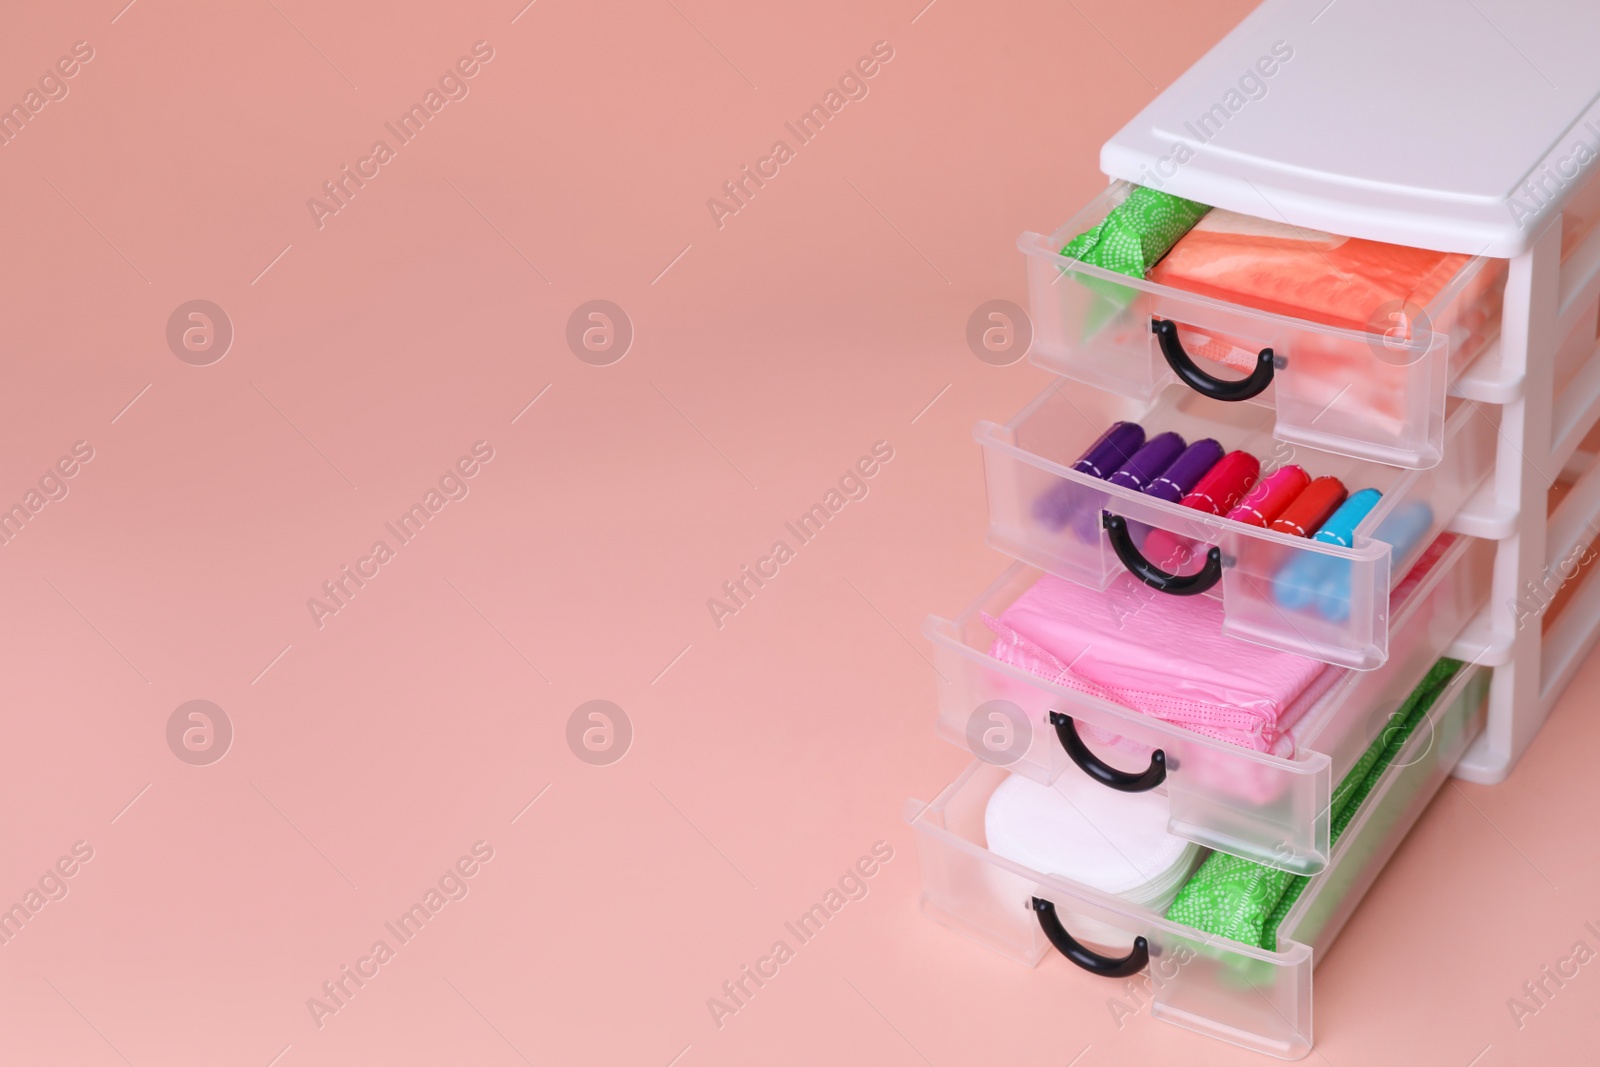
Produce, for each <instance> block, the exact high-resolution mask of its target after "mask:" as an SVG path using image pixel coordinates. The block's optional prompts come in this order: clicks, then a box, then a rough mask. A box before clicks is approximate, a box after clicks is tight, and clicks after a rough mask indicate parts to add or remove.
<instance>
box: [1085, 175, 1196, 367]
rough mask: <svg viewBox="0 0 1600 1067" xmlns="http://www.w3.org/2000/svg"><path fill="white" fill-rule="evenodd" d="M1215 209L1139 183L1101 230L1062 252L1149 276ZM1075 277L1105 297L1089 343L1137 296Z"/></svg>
mask: <svg viewBox="0 0 1600 1067" xmlns="http://www.w3.org/2000/svg"><path fill="white" fill-rule="evenodd" d="M1210 210H1211V209H1210V208H1209V207H1207V206H1206V205H1205V204H1197V203H1195V202H1194V201H1193V200H1185V199H1183V198H1182V197H1179V196H1173V195H1172V194H1171V193H1163V192H1160V191H1158V190H1155V189H1150V188H1147V187H1145V186H1143V185H1136V186H1134V187H1133V191H1132V192H1130V193H1129V194H1128V197H1127V199H1126V200H1124V201H1123V202H1122V203H1120V204H1118V205H1117V206H1116V207H1114V208H1112V209H1111V211H1110V212H1109V213H1108V214H1107V215H1106V217H1105V218H1104V219H1102V220H1101V222H1100V224H1099V225H1098V226H1095V227H1094V228H1093V229H1091V230H1086V231H1084V232H1083V233H1080V234H1079V235H1078V236H1076V237H1074V238H1073V239H1072V240H1071V241H1068V242H1067V246H1066V247H1065V248H1063V249H1062V250H1061V254H1062V255H1064V256H1070V257H1071V258H1073V259H1076V260H1078V261H1079V262H1082V263H1087V264H1089V265H1090V266H1091V267H1100V268H1102V269H1104V270H1110V271H1115V272H1117V273H1118V274H1126V275H1128V276H1129V277H1132V278H1143V277H1144V276H1145V272H1147V271H1148V270H1149V269H1150V268H1151V267H1153V266H1155V265H1156V263H1157V262H1159V261H1160V259H1161V257H1162V256H1164V255H1166V254H1167V252H1168V251H1169V250H1171V248H1172V246H1173V245H1175V244H1177V243H1178V238H1180V237H1182V236H1183V235H1184V234H1186V233H1188V232H1189V229H1190V227H1192V226H1193V225H1194V224H1195V223H1197V222H1199V221H1200V216H1202V215H1204V214H1205V213H1206V212H1207V211H1210ZM1073 277H1074V278H1075V279H1076V280H1077V281H1078V283H1079V284H1080V285H1083V286H1084V287H1085V288H1087V289H1089V290H1090V291H1092V292H1094V293H1095V294H1096V295H1097V296H1098V297H1099V298H1100V299H1099V300H1097V301H1095V305H1094V307H1093V308H1092V309H1091V311H1090V313H1089V314H1088V315H1087V316H1086V317H1085V320H1084V323H1083V340H1085V341H1087V340H1088V339H1089V338H1090V337H1093V336H1094V335H1095V334H1096V333H1098V332H1099V330H1100V327H1102V326H1104V325H1105V324H1106V323H1107V322H1108V321H1110V320H1112V319H1114V318H1116V316H1117V315H1118V314H1120V313H1121V311H1122V309H1123V308H1125V307H1127V306H1128V305H1129V304H1131V303H1133V300H1134V297H1135V296H1137V295H1138V291H1137V290H1135V289H1130V288H1129V287H1127V286H1125V285H1117V284H1116V283H1114V282H1108V281H1105V280H1103V279H1101V278H1090V277H1088V276H1086V275H1083V274H1077V273H1074V274H1073Z"/></svg>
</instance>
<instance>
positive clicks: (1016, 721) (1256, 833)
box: [924, 537, 1495, 874]
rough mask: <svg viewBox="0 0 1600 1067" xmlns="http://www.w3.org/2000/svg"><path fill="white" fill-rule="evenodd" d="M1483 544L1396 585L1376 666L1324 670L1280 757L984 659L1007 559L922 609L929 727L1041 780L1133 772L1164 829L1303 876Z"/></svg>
mask: <svg viewBox="0 0 1600 1067" xmlns="http://www.w3.org/2000/svg"><path fill="white" fill-rule="evenodd" d="M1494 547H1495V546H1494V544H1493V542H1489V541H1479V540H1476V539H1473V538H1467V537H1456V538H1454V540H1453V543H1451V544H1450V545H1449V547H1448V548H1446V549H1445V550H1444V551H1443V553H1442V554H1441V555H1440V557H1439V558H1438V560H1437V562H1435V563H1434V564H1433V565H1432V566H1431V567H1429V568H1428V569H1427V570H1426V572H1425V573H1423V574H1422V575H1421V577H1420V579H1419V580H1417V581H1416V582H1415V583H1412V582H1406V583H1403V584H1402V587H1401V590H1400V596H1399V598H1398V600H1399V602H1398V603H1397V604H1396V605H1395V611H1394V615H1395V641H1394V648H1393V654H1392V655H1391V656H1390V659H1389V662H1388V663H1387V664H1385V665H1384V666H1383V667H1382V668H1381V669H1379V670H1375V671H1355V670H1350V669H1348V668H1338V667H1329V668H1328V671H1329V672H1330V677H1331V678H1332V681H1331V682H1325V685H1326V687H1325V688H1323V689H1322V691H1321V695H1320V696H1319V697H1317V698H1316V702H1315V703H1314V704H1313V705H1312V706H1311V707H1309V708H1308V709H1306V710H1305V711H1304V712H1303V713H1302V714H1301V715H1300V717H1299V720H1298V722H1297V723H1296V724H1295V726H1294V729H1293V736H1294V748H1293V755H1292V756H1290V757H1285V756H1278V755H1272V754H1270V753H1269V752H1258V751H1254V750H1252V749H1248V748H1243V747H1240V746H1239V745H1235V744H1231V743H1229V742H1227V741H1222V740H1217V739H1214V738H1211V737H1207V736H1205V735H1203V734H1199V733H1195V732H1194V731H1192V730H1189V729H1187V728H1186V727H1184V726H1182V725H1178V724H1174V723H1168V722H1163V721H1162V720H1160V719H1157V718H1154V717H1152V716H1149V715H1145V714H1142V713H1140V712H1137V711H1132V710H1130V709H1128V708H1125V707H1122V706H1121V705H1118V704H1115V703H1112V702H1111V701H1108V700H1104V699H1101V698H1100V697H1097V696H1093V695H1090V694H1088V693H1085V692H1082V691H1080V690H1078V689H1076V688H1071V687H1069V686H1068V685H1067V684H1065V683H1063V682H1059V681H1054V680H1052V679H1049V678H1045V677H1041V676H1039V675H1036V674H1032V673H1029V672H1028V671H1026V670H1024V669H1022V668H1019V667H1016V666H1012V665H1010V664H1007V663H1003V662H1001V661H1000V660H998V659H996V658H995V657H994V656H993V655H991V649H992V648H993V646H994V642H995V634H994V631H993V630H991V629H990V627H989V625H988V624H987V623H986V622H985V621H984V616H985V615H987V616H989V617H991V618H999V617H1000V616H1001V615H1002V613H1003V612H1004V611H1005V609H1006V608H1007V607H1008V606H1010V604H1011V603H1012V602H1013V601H1015V600H1016V599H1017V597H1018V596H1020V595H1021V594H1022V593H1024V592H1026V591H1027V590H1028V589H1029V588H1031V587H1032V586H1033V584H1034V582H1035V581H1037V580H1038V578H1039V577H1040V572H1039V571H1037V570H1035V569H1033V568H1031V567H1027V566H1024V565H1022V564H1017V565H1014V566H1012V567H1011V568H1010V569H1009V570H1007V571H1006V573H1005V574H1004V575H1002V576H1001V577H1000V579H999V580H998V581H997V582H995V583H994V585H992V586H990V587H989V589H988V590H986V591H985V592H984V593H983V595H982V596H980V597H979V598H978V600H977V601H976V602H975V603H973V604H972V605H971V606H969V607H968V608H967V609H966V610H965V611H963V612H962V613H961V614H959V615H957V616H956V617H955V618H954V619H953V620H946V619H942V618H939V617H937V616H930V617H929V618H928V620H927V621H926V623H925V625H924V632H925V633H926V634H927V636H928V638H929V639H930V640H931V641H932V642H933V646H934V665H935V667H936V669H937V670H938V672H939V675H940V677H941V678H943V679H944V684H941V685H940V686H939V687H938V688H939V724H938V732H939V736H940V737H942V738H944V739H945V740H946V741H949V742H951V743H952V744H956V745H960V746H962V747H964V748H966V749H967V750H968V751H970V752H971V753H972V754H973V755H975V756H977V757H978V758H979V759H981V760H983V761H985V762H986V763H991V764H994V765H997V766H1001V767H1004V768H1006V769H1008V770H1010V771H1013V772H1015V773H1018V774H1021V775H1024V776H1026V777H1028V778H1031V779H1033V780H1035V781H1038V782H1043V783H1046V784H1048V783H1050V782H1053V781H1055V780H1056V778H1057V777H1058V776H1060V775H1062V774H1089V775H1090V777H1094V778H1097V779H1098V780H1100V781H1102V782H1104V781H1105V780H1106V777H1105V776H1104V774H1103V773H1101V772H1102V770H1103V768H1111V769H1112V770H1113V774H1114V775H1115V772H1116V771H1117V770H1121V771H1123V772H1125V774H1124V775H1123V777H1125V778H1126V777H1131V776H1132V775H1134V774H1139V773H1140V772H1144V774H1143V775H1142V777H1144V778H1145V781H1144V782H1140V783H1137V785H1132V784H1126V785H1125V786H1124V788H1127V789H1128V791H1147V790H1148V791H1154V792H1156V793H1157V794H1163V795H1165V796H1166V798H1167V802H1168V805H1169V811H1170V815H1169V821H1168V829H1169V830H1170V831H1171V832H1172V833H1174V834H1177V835H1178V836H1179V837H1184V838H1187V839H1189V840H1191V841H1195V842H1197V843H1199V844H1202V845H1205V846H1207V847H1209V848H1214V849H1218V850H1220V851H1223V852H1230V853H1233V854H1234V855H1237V856H1243V857H1245V858H1246V859H1252V860H1255V861H1256V862H1258V863H1264V864H1266V865H1268V866H1272V867H1280V868H1282V869H1284V870H1288V871H1294V872H1296V873H1299V874H1313V873H1315V872H1317V871H1320V870H1322V869H1323V868H1324V867H1325V866H1327V864H1328V858H1329V847H1328V842H1329V826H1328V803H1329V797H1330V796H1331V795H1332V789H1333V786H1334V785H1335V783H1337V782H1339V781H1340V780H1341V779H1342V778H1343V777H1344V775H1345V773H1346V772H1347V771H1349V769H1350V768H1351V767H1352V766H1353V765H1354V764H1355V761H1356V759H1357V758H1358V757H1359V756H1360V755H1361V753H1362V752H1363V751H1364V750H1365V749H1366V747H1367V745H1368V743H1369V742H1371V740H1372V739H1373V738H1374V737H1376V736H1377V735H1378V734H1379V732H1381V731H1382V730H1383V729H1384V727H1385V726H1386V724H1387V723H1388V721H1389V717H1390V716H1391V715H1392V714H1393V713H1394V711H1395V710H1396V709H1397V708H1398V707H1399V706H1400V704H1401V702H1402V701H1403V700H1404V699H1405V698H1406V696H1407V695H1408V694H1409V693H1410V692H1411V690H1412V689H1413V688H1415V686H1416V685H1417V683H1418V682H1419V681H1421V679H1422V678H1423V676H1424V675H1425V674H1426V673H1427V671H1428V668H1429V667H1431V666H1432V665H1433V663H1434V661H1436V660H1438V659H1439V658H1440V657H1441V656H1443V655H1444V654H1445V651H1446V650H1447V649H1448V648H1449V647H1450V644H1451V642H1452V641H1453V640H1454V639H1455V638H1456V637H1457V635H1459V634H1460V633H1461V631H1462V630H1463V629H1464V628H1465V627H1466V625H1467V623H1468V622H1469V621H1470V620H1471V619H1472V618H1473V616H1474V615H1475V614H1476V613H1477V611H1478V609H1479V608H1480V607H1481V606H1482V605H1483V604H1484V603H1485V602H1486V601H1487V600H1488V597H1489V591H1490V588H1491V585H1492V581H1493V571H1494ZM1052 713H1054V715H1052ZM1063 718H1065V719H1066V721H1065V722H1062V719H1063ZM1052 720H1053V721H1052ZM1070 749H1076V754H1075V755H1074V754H1072V753H1071V751H1069V750H1070ZM1158 750H1159V751H1160V752H1161V757H1160V758H1159V760H1156V759H1154V753H1155V752H1156V751H1158ZM1158 764H1159V765H1160V766H1158ZM1147 768H1150V769H1151V770H1150V771H1147V770H1146V769H1147ZM1146 783H1153V784H1146Z"/></svg>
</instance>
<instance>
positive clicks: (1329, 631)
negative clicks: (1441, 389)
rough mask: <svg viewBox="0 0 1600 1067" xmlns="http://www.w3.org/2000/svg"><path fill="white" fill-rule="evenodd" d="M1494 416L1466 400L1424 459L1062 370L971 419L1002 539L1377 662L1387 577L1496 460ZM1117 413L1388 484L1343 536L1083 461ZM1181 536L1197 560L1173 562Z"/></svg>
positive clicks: (1257, 637) (1000, 542)
mask: <svg viewBox="0 0 1600 1067" xmlns="http://www.w3.org/2000/svg"><path fill="white" fill-rule="evenodd" d="M1497 417H1498V409H1483V408H1479V407H1477V406H1476V405H1474V404H1471V403H1470V402H1457V406H1456V407H1455V409H1454V410H1453V411H1452V412H1451V414H1450V417H1449V418H1448V419H1447V420H1446V425H1445V438H1444V439H1445V445H1446V450H1445V451H1446V454H1445V458H1444V460H1443V461H1442V462H1441V463H1440V464H1439V465H1438V466H1437V467H1435V468H1434V469H1433V470H1430V471H1426V472H1422V471H1408V470H1401V469H1399V468H1396V467H1390V466H1385V465H1383V464H1379V463H1372V462H1369V461H1366V460H1358V459H1352V458H1350V457H1348V456H1340V455H1335V454H1333V453H1331V452H1320V451H1315V450H1312V449H1307V448H1295V447H1292V446H1289V445H1285V444H1282V443H1275V442H1274V441H1273V440H1272V436H1271V430H1272V413H1271V412H1270V411H1267V410H1265V409H1262V408H1255V407H1250V406H1249V405H1241V404H1214V403H1212V402H1211V401H1208V400H1206V399H1204V398H1202V397H1200V396H1198V395H1197V394H1195V393H1192V392H1189V391H1188V390H1169V391H1168V392H1167V393H1166V394H1164V395H1163V396H1162V397H1161V398H1160V399H1159V400H1158V401H1157V402H1156V403H1155V405H1154V406H1147V405H1144V404H1142V403H1140V402H1138V401H1134V400H1130V399H1128V398H1126V397H1121V396H1116V395H1114V394H1110V393H1105V392H1101V391H1098V390H1089V389H1083V388H1081V387H1074V388H1072V389H1071V390H1070V392H1069V390H1068V389H1066V388H1063V387H1062V386H1060V385H1054V384H1053V385H1052V386H1051V387H1050V388H1048V389H1046V390H1045V391H1044V392H1043V393H1042V394H1041V395H1040V396H1039V397H1038V398H1037V399H1035V400H1034V401H1033V403H1031V404H1029V405H1028V406H1027V407H1026V408H1024V409H1023V410H1022V411H1021V412H1019V413H1018V414H1017V415H1016V416H1015V417H1014V418H1012V419H1011V421H1010V422H1008V423H1006V424H1005V425H1003V426H1002V425H998V424H996V423H993V422H987V421H985V422H980V423H978V425H977V426H976V427H975V429H974V431H973V434H974V436H975V437H976V438H977V440H978V442H979V444H981V445H982V446H983V453H984V474H985V478H986V480H987V484H988V497H989V536H988V540H989V544H990V545H992V546H993V547H995V548H997V549H999V550H1000V551H1002V552H1005V553H1006V554H1007V555H1010V556H1012V557H1014V558H1016V559H1019V560H1022V561H1023V562H1024V563H1031V564H1033V565H1034V566H1036V567H1039V568H1041V569H1043V570H1047V571H1050V572H1051V573H1053V574H1057V575H1060V576H1061V577H1063V578H1066V579H1068V580H1069V581H1073V582H1077V583H1078V584H1080V585H1084V586H1088V587H1090V588H1093V589H1104V588H1105V587H1106V585H1107V584H1108V583H1109V582H1110V581H1111V579H1112V578H1114V577H1115V576H1117V575H1119V574H1122V573H1124V572H1125V571H1128V570H1133V571H1135V572H1136V573H1138V572H1143V573H1141V574H1140V577H1141V579H1142V580H1144V581H1146V583H1147V584H1149V585H1151V586H1152V588H1154V589H1156V590H1158V591H1162V590H1165V591H1166V592H1167V593H1174V594H1179V595H1193V594H1194V593H1195V592H1197V591H1204V593H1205V595H1207V596H1214V597H1220V598H1221V600H1222V603H1223V608H1224V615H1225V620H1226V621H1225V625H1224V632H1225V633H1227V634H1228V635H1229V636H1231V637H1237V638H1240V639H1241V640H1245V641H1252V642H1254V643H1256V644H1260V645H1267V646H1269V647H1272V648H1280V649H1283V650H1284V651H1286V652H1294V653H1298V654H1299V655H1302V656H1308V657H1310V658H1312V659H1320V660H1324V661H1326V662H1328V663H1334V664H1338V665H1340V666H1345V667H1354V668H1356V669H1357V670H1371V669H1373V668H1375V667H1378V666H1381V665H1382V664H1383V662H1384V660H1385V659H1387V658H1388V655H1389V640H1390V633H1389V630H1390V626H1389V591H1390V590H1391V589H1392V588H1393V587H1394V584H1395V583H1396V582H1398V581H1399V580H1400V578H1401V576H1402V575H1404V574H1405V573H1406V570H1407V568H1408V567H1409V566H1410V564H1411V563H1412V561H1414V560H1415V559H1416V558H1417V556H1418V554H1420V553H1421V551H1422V549H1423V547H1424V546H1425V545H1427V544H1428V543H1430V542H1431V541H1432V540H1433V538H1434V537H1435V536H1437V534H1438V533H1439V531H1440V530H1442V529H1444V527H1445V526H1446V525H1447V524H1448V523H1449V522H1450V520H1451V519H1452V518H1454V517H1455V515H1456V513H1457V512H1458V511H1460V509H1461V506H1462V504H1463V503H1464V502H1465V501H1466V500H1467V499H1468V498H1469V497H1470V496H1471V495H1472V492H1473V490H1474V489H1476V487H1477V486H1478V484H1479V483H1480V482H1481V481H1482V480H1483V478H1484V477H1485V476H1486V475H1487V474H1488V472H1489V471H1490V470H1491V469H1492V467H1493V465H1494V458H1495V435H1496V426H1495V422H1494V420H1495V418H1497ZM1122 419H1127V420H1133V421H1136V422H1139V423H1141V424H1142V425H1143V426H1144V428H1145V430H1146V432H1147V433H1148V434H1149V435H1151V436H1154V435H1155V434H1157V433H1161V432H1164V431H1169V430H1170V431H1175V432H1177V433H1178V434H1180V435H1182V437H1183V438H1184V440H1185V441H1188V442H1191V443H1192V442H1194V441H1196V440H1198V439H1201V438H1213V439H1215V440H1216V441H1218V442H1220V443H1221V445H1222V446H1223V448H1225V449H1227V450H1229V451H1232V450H1234V449H1242V450H1244V451H1246V452H1249V453H1251V454H1253V455H1255V456H1256V457H1257V458H1258V459H1260V460H1261V463H1262V471H1263V476H1265V474H1266V472H1267V471H1268V470H1270V469H1273V468H1276V467H1279V466H1282V465H1285V464H1288V463H1296V464H1299V465H1300V466H1301V467H1303V468H1304V469H1305V470H1306V472H1307V473H1308V474H1310V475H1311V476H1313V477H1320V476H1323V475H1330V476H1333V477H1337V478H1338V479H1340V481H1342V482H1343V483H1344V485H1345V487H1346V488H1347V489H1348V490H1349V491H1350V492H1352V493H1353V492H1355V491H1356V490H1358V489H1362V488H1374V489H1377V490H1379V491H1380V492H1381V493H1382V494H1383V496H1382V499H1381V500H1379V502H1378V504H1377V506H1376V507H1374V508H1373V509H1372V511H1371V512H1370V513H1369V514H1368V515H1367V516H1366V518H1365V519H1363V520H1362V521H1361V523H1360V524H1359V525H1358V526H1356V528H1355V531H1354V536H1353V537H1352V539H1351V547H1349V548H1344V547H1341V546H1339V545H1335V544H1329V543H1325V542H1321V541H1314V540H1311V539H1309V538H1305V537H1295V536H1292V535H1290V534H1286V533H1278V532H1274V531H1270V530H1266V529H1262V528H1260V527H1255V526H1248V525H1246V524H1244V523H1241V522H1235V521H1233V520H1230V519H1226V518H1222V517H1218V516H1213V515H1211V514H1209V513H1206V512H1202V511H1197V510H1195V509H1193V508H1187V507H1183V506H1182V505H1180V504H1175V503H1169V502H1168V501H1166V500H1163V499H1160V498H1158V497H1154V496H1149V495H1147V494H1144V493H1140V492H1137V491H1135V490H1132V489H1128V488H1124V487H1123V486H1120V485H1113V484H1111V483H1110V482H1106V481H1102V480H1100V479H1098V478H1095V477H1094V476H1093V475H1090V474H1084V473H1081V472H1079V471H1076V470H1073V469H1072V464H1074V463H1075V462H1077V460H1078V458H1079V457H1080V456H1081V455H1082V454H1083V453H1084V451H1085V450H1086V449H1087V448H1088V447H1089V446H1090V445H1091V444H1093V443H1094V441H1095V440H1096V439H1097V438H1098V437H1099V435H1100V434H1101V433H1102V431H1104V430H1105V429H1106V428H1107V427H1108V426H1110V425H1111V424H1112V423H1113V422H1116V421H1118V420H1122ZM1154 529H1160V530H1163V531H1166V533H1164V534H1162V535H1161V540H1164V541H1165V542H1167V544H1166V545H1165V546H1163V547H1162V548H1161V550H1160V551H1150V552H1147V551H1146V547H1147V542H1149V541H1150V533H1151V531H1152V530H1154ZM1174 545H1175V546H1179V547H1181V548H1182V549H1183V550H1184V551H1185V552H1187V553H1188V555H1189V557H1190V558H1189V560H1188V562H1186V563H1181V564H1173V563H1172V562H1171V560H1172V559H1173V558H1175V554H1174V553H1172V552H1171V551H1170V549H1171V547H1172V546H1174ZM1163 565H1164V566H1165V567H1166V570H1163V569H1162V567H1163ZM1180 578H1181V579H1182V581H1178V579H1180ZM1163 595H1165V593H1163Z"/></svg>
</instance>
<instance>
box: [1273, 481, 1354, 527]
mask: <svg viewBox="0 0 1600 1067" xmlns="http://www.w3.org/2000/svg"><path fill="white" fill-rule="evenodd" d="M1349 495H1350V493H1349V491H1348V490H1347V489H1345V487H1344V483H1343V482H1341V481H1340V480H1339V479H1337V478H1318V479H1317V480H1316V481H1314V482H1312V483H1311V484H1310V485H1308V486H1306V489H1305V492H1303V493H1301V494H1300V495H1299V496H1297V497H1295V498H1294V500H1293V501H1292V502H1291V503H1290V504H1289V506H1288V507H1286V508H1284V509H1283V514H1281V515H1279V516H1278V517H1277V518H1276V519H1273V520H1272V525H1271V526H1269V527H1267V528H1268V529H1269V530H1277V531H1278V532H1279V533H1286V534H1293V535H1294V536H1296V537H1310V536H1311V535H1312V534H1314V533H1316V532H1317V531H1318V530H1319V529H1321V528H1322V524H1323V523H1325V522H1327V521H1328V516H1330V515H1332V514H1333V513H1334V512H1335V511H1336V510H1338V508H1339V505H1340V504H1343V503H1344V498H1345V497H1347V496H1349Z"/></svg>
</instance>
